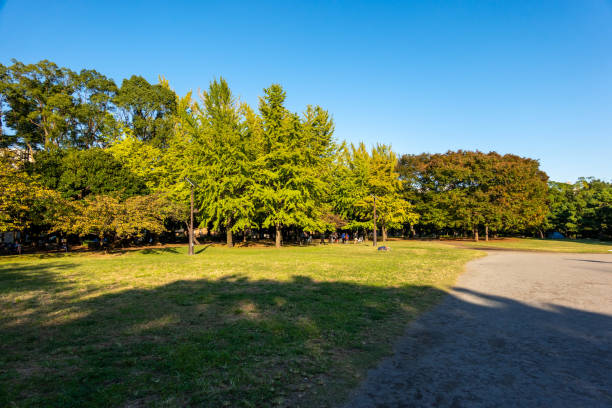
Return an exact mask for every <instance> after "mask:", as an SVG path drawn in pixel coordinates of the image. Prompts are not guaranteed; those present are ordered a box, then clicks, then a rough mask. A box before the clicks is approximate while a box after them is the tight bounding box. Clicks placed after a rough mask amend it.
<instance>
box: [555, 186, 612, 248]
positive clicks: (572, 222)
mask: <svg viewBox="0 0 612 408" xmlns="http://www.w3.org/2000/svg"><path fill="white" fill-rule="evenodd" d="M548 197H549V200H550V213H549V214H548V219H547V226H548V229H550V230H553V231H560V232H562V233H563V234H565V235H567V236H574V237H578V236H580V237H584V238H600V239H610V238H612V183H608V182H605V181H602V180H598V179H595V178H580V179H579V180H578V181H577V182H576V183H574V184H569V183H558V182H550V183H549V192H548Z"/></svg>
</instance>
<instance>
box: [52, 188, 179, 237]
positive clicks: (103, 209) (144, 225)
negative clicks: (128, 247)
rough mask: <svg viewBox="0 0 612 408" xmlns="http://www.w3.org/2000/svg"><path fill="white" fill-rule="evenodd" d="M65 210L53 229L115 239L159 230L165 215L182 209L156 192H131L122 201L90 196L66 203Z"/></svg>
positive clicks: (175, 215)
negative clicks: (142, 194) (133, 194)
mask: <svg viewBox="0 0 612 408" xmlns="http://www.w3.org/2000/svg"><path fill="white" fill-rule="evenodd" d="M68 206H69V211H67V212H66V213H65V214H63V215H61V216H59V217H57V218H56V222H55V225H54V230H55V231H62V232H65V233H68V234H77V235H79V236H81V237H84V236H87V235H95V236H97V237H98V238H99V239H100V243H101V244H103V243H104V241H105V240H106V241H108V242H110V243H115V242H117V241H119V242H124V241H126V240H129V239H134V238H138V237H142V236H143V235H144V234H145V233H153V234H160V233H162V232H163V231H164V229H165V228H164V223H165V221H166V220H167V219H169V218H172V219H175V218H176V217H185V209H184V208H180V207H178V206H177V205H176V204H174V203H172V202H171V201H168V200H167V199H166V198H165V197H163V196H159V195H145V196H133V197H129V198H127V199H126V200H124V201H120V200H119V199H117V198H115V197H112V196H108V195H98V196H90V197H88V198H86V199H85V200H81V201H71V202H69V203H68Z"/></svg>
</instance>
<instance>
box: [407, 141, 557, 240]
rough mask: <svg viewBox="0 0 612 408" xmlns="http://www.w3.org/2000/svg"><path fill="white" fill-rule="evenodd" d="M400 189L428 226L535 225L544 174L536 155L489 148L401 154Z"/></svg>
mask: <svg viewBox="0 0 612 408" xmlns="http://www.w3.org/2000/svg"><path fill="white" fill-rule="evenodd" d="M399 171H400V173H401V175H402V178H403V179H404V180H405V192H404V194H405V195H406V196H408V197H411V198H413V199H415V201H417V205H416V208H417V211H418V212H419V214H420V215H421V219H420V223H421V224H422V225H424V226H426V227H428V228H430V229H431V230H433V231H436V232H439V231H440V230H443V229H447V228H448V229H452V230H455V229H457V228H458V229H461V230H464V231H465V230H469V231H471V232H472V233H473V234H474V239H476V240H478V231H479V228H481V227H483V226H484V228H485V234H486V236H487V238H488V233H489V228H490V227H493V228H494V229H496V230H505V231H509V232H517V231H535V230H541V227H542V226H543V224H544V221H545V217H546V212H547V197H546V180H547V176H546V174H545V173H544V172H542V171H541V170H539V163H538V162H537V160H533V159H528V158H522V157H518V156H515V155H503V156H501V155H499V154H497V153H495V152H490V153H486V154H485V153H481V152H478V151H476V152H469V151H458V152H447V153H445V154H433V155H432V154H422V155H418V156H412V155H404V156H403V157H402V158H401V160H400V165H399Z"/></svg>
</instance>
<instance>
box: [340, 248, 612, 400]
mask: <svg viewBox="0 0 612 408" xmlns="http://www.w3.org/2000/svg"><path fill="white" fill-rule="evenodd" d="M346 406H347V407H350V408H357V407H413V406H418V407H422V406H425V407H429V406H436V407H438V406H442V407H445V406H448V407H499V406H505V407H519V406H520V407H572V408H573V407H587V406H588V407H612V255H595V254H549V253H528V252H507V251H503V252H502V251H492V252H489V256H487V257H486V258H482V259H479V260H477V261H473V262H471V263H470V264H469V265H468V268H467V271H466V273H465V274H463V275H462V276H461V278H460V279H459V281H458V282H457V285H456V287H455V288H454V290H453V291H452V293H451V295H449V296H448V297H447V298H446V299H445V300H444V301H443V302H442V303H441V304H440V305H439V306H438V307H436V308H435V309H433V310H432V311H430V312H429V313H427V314H425V315H423V316H422V317H421V318H419V319H418V320H417V321H415V322H414V323H413V324H412V325H411V326H410V328H409V329H408V330H407V332H406V335H405V336H404V337H403V338H402V339H401V340H400V342H399V343H398V344H397V346H396V351H395V354H394V355H393V356H392V357H390V358H388V359H386V360H385V361H383V362H382V363H381V364H380V365H379V366H378V367H377V368H375V369H373V370H371V371H370V372H369V373H368V378H367V379H366V381H365V382H364V383H363V384H362V385H361V387H360V388H359V389H358V390H356V391H355V393H354V394H353V396H352V399H351V400H350V401H349V403H348V404H347V405H346Z"/></svg>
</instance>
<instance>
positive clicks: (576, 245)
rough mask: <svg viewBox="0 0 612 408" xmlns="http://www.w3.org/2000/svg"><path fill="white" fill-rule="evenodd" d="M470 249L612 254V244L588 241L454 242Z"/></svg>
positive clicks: (518, 239)
mask: <svg viewBox="0 0 612 408" xmlns="http://www.w3.org/2000/svg"><path fill="white" fill-rule="evenodd" d="M453 243H458V244H460V245H463V246H466V247H468V248H481V249H482V248H492V249H515V250H521V251H545V252H567V253H606V254H612V252H611V251H610V250H612V242H604V241H596V240H588V239H580V240H575V239H535V238H506V239H496V240H491V241H488V242H487V241H479V242H469V241H453Z"/></svg>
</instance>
